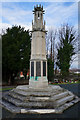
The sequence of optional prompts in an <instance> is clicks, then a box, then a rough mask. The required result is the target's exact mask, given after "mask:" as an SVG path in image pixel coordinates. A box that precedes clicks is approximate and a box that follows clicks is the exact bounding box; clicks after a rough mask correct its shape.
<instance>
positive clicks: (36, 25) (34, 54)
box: [29, 6, 48, 89]
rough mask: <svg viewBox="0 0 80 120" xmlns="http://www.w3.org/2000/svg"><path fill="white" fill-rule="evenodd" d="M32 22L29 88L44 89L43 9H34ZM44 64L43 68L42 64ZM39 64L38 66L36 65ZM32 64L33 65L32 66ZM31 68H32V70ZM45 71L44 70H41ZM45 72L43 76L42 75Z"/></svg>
mask: <svg viewBox="0 0 80 120" xmlns="http://www.w3.org/2000/svg"><path fill="white" fill-rule="evenodd" d="M33 13H34V22H33V21H32V41H31V59H30V80H29V87H30V88H35V89H36V88H39V89H40V88H46V87H48V80H47V59H46V41H45V34H46V30H45V21H44V23H43V13H44V10H43V7H41V6H37V7H34V11H33ZM44 62H45V63H46V65H45V66H43V63H44ZM37 63H39V64H40V65H38V64H37ZM32 64H34V65H33V66H32ZM32 67H33V68H32ZM43 69H45V70H43ZM44 71H45V74H43V73H44Z"/></svg>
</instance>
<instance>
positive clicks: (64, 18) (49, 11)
mask: <svg viewBox="0 0 80 120" xmlns="http://www.w3.org/2000/svg"><path fill="white" fill-rule="evenodd" d="M45 9H46V14H45V18H46V21H47V25H48V26H53V27H55V26H60V25H61V24H63V23H72V25H74V26H75V25H76V24H78V23H76V22H77V19H78V15H77V14H78V3H73V4H72V5H71V6H68V7H67V6H64V5H63V4H59V3H57V4H52V5H50V6H48V7H47V8H45ZM73 22H75V23H73ZM76 27H77V25H76Z"/></svg>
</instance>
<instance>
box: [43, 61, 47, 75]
mask: <svg viewBox="0 0 80 120" xmlns="http://www.w3.org/2000/svg"><path fill="white" fill-rule="evenodd" d="M43 76H46V62H43Z"/></svg>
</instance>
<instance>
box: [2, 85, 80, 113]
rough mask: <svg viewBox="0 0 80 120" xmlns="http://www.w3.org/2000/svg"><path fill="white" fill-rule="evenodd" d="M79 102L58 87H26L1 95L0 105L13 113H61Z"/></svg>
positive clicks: (76, 98) (78, 99) (71, 94)
mask: <svg viewBox="0 0 80 120" xmlns="http://www.w3.org/2000/svg"><path fill="white" fill-rule="evenodd" d="M78 101H80V98H78V97H77V96H76V95H74V94H73V93H72V92H70V91H68V90H66V89H63V88H61V87H60V86H57V85H56V86H55V85H54V86H48V87H47V88H42V89H32V88H29V86H28V85H23V86H18V87H16V88H15V89H13V90H11V91H9V92H7V93H5V94H3V97H2V100H0V103H1V104H2V106H3V107H5V108H6V109H7V110H9V111H10V112H13V113H39V114H40V113H41V114H44V113H62V112H63V111H64V110H66V109H67V108H69V107H70V106H72V105H74V104H75V103H77V102H78Z"/></svg>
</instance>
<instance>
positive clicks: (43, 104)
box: [2, 95, 53, 108]
mask: <svg viewBox="0 0 80 120" xmlns="http://www.w3.org/2000/svg"><path fill="white" fill-rule="evenodd" d="M2 100H6V101H7V102H10V103H11V104H13V105H15V106H18V107H24V108H53V104H52V103H50V102H45V101H41V102H37V101H35V102H29V101H27V102H25V101H23V102H22V101H21V100H18V99H15V98H13V97H10V96H8V95H6V96H4V97H3V99H2Z"/></svg>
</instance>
